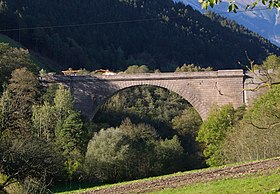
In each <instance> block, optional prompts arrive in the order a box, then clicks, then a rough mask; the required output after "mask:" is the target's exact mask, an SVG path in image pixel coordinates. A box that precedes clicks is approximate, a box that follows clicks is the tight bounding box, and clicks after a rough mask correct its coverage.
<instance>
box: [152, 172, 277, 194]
mask: <svg viewBox="0 0 280 194" xmlns="http://www.w3.org/2000/svg"><path fill="white" fill-rule="evenodd" d="M152 193H153V194H181V193H184V194H195V193H207V194H219V193H221V194H222V193H236V194H237V193H240V194H243V193H247V194H248V193H271V194H272V193H275V194H276V193H280V171H279V170H273V171H270V172H266V173H260V174H255V175H248V176H246V177H242V178H228V179H223V180H216V181H211V182H206V183H197V184H192V185H188V186H185V187H179V188H174V189H165V190H162V191H156V192H152Z"/></svg>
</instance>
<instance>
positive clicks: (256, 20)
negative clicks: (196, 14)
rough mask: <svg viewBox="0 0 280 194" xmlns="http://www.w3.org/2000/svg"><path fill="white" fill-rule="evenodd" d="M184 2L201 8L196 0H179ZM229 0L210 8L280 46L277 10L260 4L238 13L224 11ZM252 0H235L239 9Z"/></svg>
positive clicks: (279, 22)
mask: <svg viewBox="0 0 280 194" xmlns="http://www.w3.org/2000/svg"><path fill="white" fill-rule="evenodd" d="M180 1H182V2H184V3H185V4H188V5H191V6H192V7H193V8H195V9H196V10H199V11H202V12H204V11H203V10H201V5H200V4H199V2H198V1H197V0H180ZM228 2H229V0H225V1H223V2H222V3H220V4H219V5H217V6H215V7H214V9H210V10H212V11H214V12H216V13H220V14H221V15H222V16H224V17H227V18H229V19H232V20H234V21H236V22H237V23H239V24H241V25H244V26H245V27H246V28H248V29H250V30H252V31H254V32H256V33H258V34H260V35H261V36H263V37H265V38H267V39H269V40H270V41H271V42H272V43H274V44H275V45H277V46H280V14H279V10H277V9H273V10H268V9H265V6H263V5H262V4H260V5H258V6H256V7H255V9H254V10H248V11H245V12H244V11H242V12H240V13H237V14H235V13H226V10H227V7H228ZM252 2H253V0H236V3H237V5H238V7H239V8H240V10H245V7H246V5H247V4H250V3H252Z"/></svg>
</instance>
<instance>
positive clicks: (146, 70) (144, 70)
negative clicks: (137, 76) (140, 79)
mask: <svg viewBox="0 0 280 194" xmlns="http://www.w3.org/2000/svg"><path fill="white" fill-rule="evenodd" d="M149 72H150V70H149V68H148V67H147V66H146V65H141V66H138V65H132V66H129V67H128V68H127V69H126V70H125V73H128V74H132V73H149Z"/></svg>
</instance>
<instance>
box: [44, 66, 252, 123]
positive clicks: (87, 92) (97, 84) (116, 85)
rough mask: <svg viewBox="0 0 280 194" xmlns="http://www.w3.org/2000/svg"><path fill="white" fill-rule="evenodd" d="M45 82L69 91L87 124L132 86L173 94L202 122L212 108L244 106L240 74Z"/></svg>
mask: <svg viewBox="0 0 280 194" xmlns="http://www.w3.org/2000/svg"><path fill="white" fill-rule="evenodd" d="M46 81H47V82H48V83H62V84H64V85H66V86H67V87H69V88H70V89H71V93H72V95H73V97H74V107H75V108H76V109H77V110H78V111H80V112H81V114H82V115H83V116H85V118H87V119H89V120H91V119H92V118H93V116H94V115H95V113H96V112H97V110H98V109H99V107H100V106H101V105H102V104H103V103H105V101H106V99H108V98H109V97H110V96H112V95H113V94H114V93H116V92H118V91H120V90H123V89H125V88H129V87H133V86H140V85H151V86H158V87H161V88H165V89H167V90H170V91H173V92H175V93H177V94H179V95H180V96H182V97H183V98H184V99H185V100H187V101H188V102H189V103H190V104H191V105H192V106H193V107H194V108H195V109H196V110H197V112H198V113H199V115H200V116H201V118H202V119H203V120H205V119H207V116H208V114H209V110H210V107H211V106H213V105H219V106H221V105H224V104H229V103H231V104H232V105H233V106H234V107H235V108H237V107H239V106H241V105H242V104H243V103H244V88H245V87H246V86H245V85H244V73H243V70H218V71H209V72H188V73H145V74H117V75H111V76H105V75H104V76H103V75H94V76H53V77H51V78H50V79H48V80H46ZM245 94H246V93H245ZM247 96H248V95H246V97H247Z"/></svg>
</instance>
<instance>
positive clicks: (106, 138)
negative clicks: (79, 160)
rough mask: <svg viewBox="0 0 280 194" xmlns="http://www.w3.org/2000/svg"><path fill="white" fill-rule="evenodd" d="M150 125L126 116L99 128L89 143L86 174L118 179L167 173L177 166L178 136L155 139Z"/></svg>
mask: <svg viewBox="0 0 280 194" xmlns="http://www.w3.org/2000/svg"><path fill="white" fill-rule="evenodd" d="M157 137H158V135H157V134H156V132H155V129H153V128H152V127H151V126H149V125H146V124H137V125H135V124H133V123H131V121H130V120H128V119H126V120H125V121H124V122H123V123H122V124H121V125H120V126H119V127H117V128H108V129H106V130H104V129H102V130H101V131H100V132H98V133H96V134H95V135H94V137H93V138H92V140H91V141H90V142H89V145H88V150H87V153H86V167H87V172H88V174H89V176H91V177H94V176H96V177H97V178H99V179H101V180H103V181H110V182H111V181H120V180H129V179H137V178H141V177H146V176H151V175H156V174H161V173H169V172H172V171H176V170H178V169H179V165H178V163H180V162H181V159H182V157H183V148H182V147H181V145H180V141H179V139H178V137H176V136H174V137H173V138H172V139H170V140H168V139H166V140H164V141H163V140H158V139H157Z"/></svg>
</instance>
